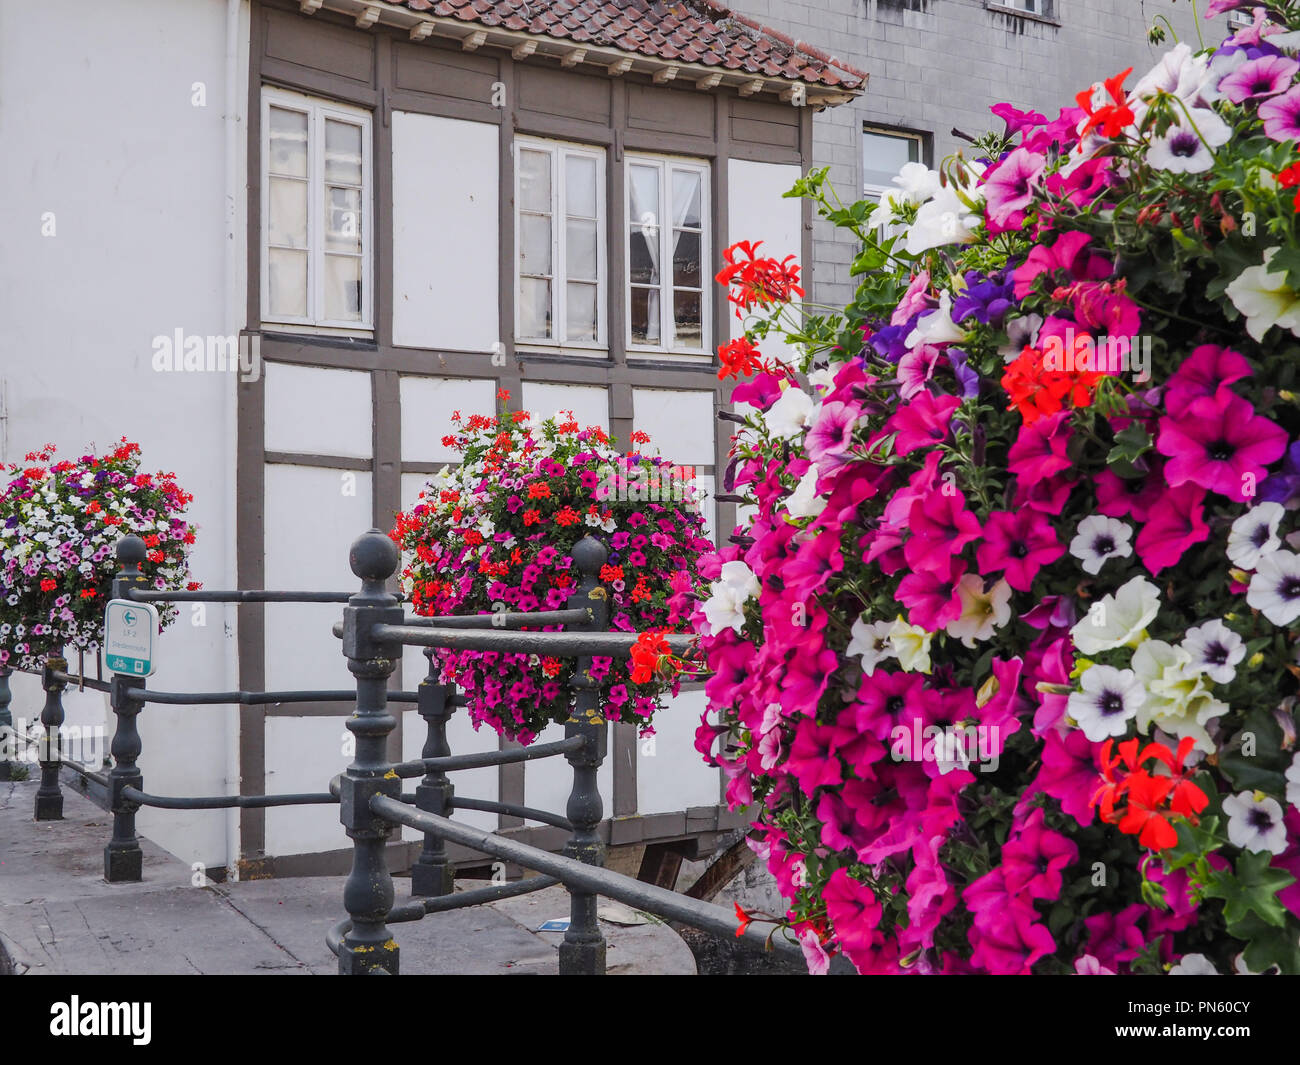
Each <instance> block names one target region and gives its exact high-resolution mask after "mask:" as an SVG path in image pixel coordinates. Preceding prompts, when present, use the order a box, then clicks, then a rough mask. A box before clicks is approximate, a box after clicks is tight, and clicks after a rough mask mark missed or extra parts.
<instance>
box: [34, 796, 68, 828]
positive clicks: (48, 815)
mask: <svg viewBox="0 0 1300 1065" xmlns="http://www.w3.org/2000/svg"><path fill="white" fill-rule="evenodd" d="M36 820H37V821H62V820H63V796H62V795H61V794H54V795H42V794H41V793H40V792H37V793H36Z"/></svg>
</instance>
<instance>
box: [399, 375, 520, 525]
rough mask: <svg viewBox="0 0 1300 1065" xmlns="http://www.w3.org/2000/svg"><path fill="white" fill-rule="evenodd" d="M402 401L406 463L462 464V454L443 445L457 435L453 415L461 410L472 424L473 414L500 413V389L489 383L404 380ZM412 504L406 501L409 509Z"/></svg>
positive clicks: (404, 378) (404, 457)
mask: <svg viewBox="0 0 1300 1065" xmlns="http://www.w3.org/2000/svg"><path fill="white" fill-rule="evenodd" d="M401 398H402V461H403V462H459V461H460V455H459V454H458V453H457V452H455V451H453V450H452V449H451V448H449V447H444V446H443V443H442V438H443V437H444V436H447V435H448V434H450V433H453V432H455V429H456V426H455V423H454V422H453V421H452V420H451V416H452V415H453V414H454V413H456V411H460V414H461V417H462V418H464V419H465V420H466V421H468V420H469V416H470V415H471V414H483V415H491V414H494V413H495V412H496V389H495V388H494V387H493V385H492V382H491V381H487V380H483V381H475V380H469V379H465V378H457V377H416V376H410V377H403V378H402V380H401ZM412 502H414V499H412V500H410V501H409V502H408V501H407V500H405V498H404V499H403V504H404V505H405V506H410V504H411V503H412Z"/></svg>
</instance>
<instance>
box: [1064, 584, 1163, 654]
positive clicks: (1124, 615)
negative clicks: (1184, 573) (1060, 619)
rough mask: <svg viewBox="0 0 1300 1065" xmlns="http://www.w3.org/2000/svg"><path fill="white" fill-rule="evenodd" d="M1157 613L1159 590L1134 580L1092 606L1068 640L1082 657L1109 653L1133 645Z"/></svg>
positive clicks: (1152, 585) (1158, 608) (1071, 631)
mask: <svg viewBox="0 0 1300 1065" xmlns="http://www.w3.org/2000/svg"><path fill="white" fill-rule="evenodd" d="M1159 611H1160V590H1159V589H1158V588H1157V587H1156V586H1155V585H1154V584H1152V583H1151V582H1150V581H1149V580H1147V579H1146V578H1145V577H1133V578H1132V579H1130V580H1128V581H1126V582H1125V583H1124V584H1122V585H1121V586H1120V588H1119V590H1118V591H1116V592H1115V593H1114V594H1113V595H1107V596H1104V597H1103V598H1101V599H1099V600H1097V602H1095V603H1093V604H1092V607H1091V608H1090V609H1089V610H1088V613H1087V614H1086V615H1084V617H1083V618H1081V619H1080V620H1079V622H1078V623H1077V624H1076V625H1075V626H1074V628H1072V629H1071V630H1070V638H1071V639H1072V640H1073V641H1074V646H1075V647H1077V648H1078V649H1079V651H1080V652H1081V653H1083V654H1085V655H1095V654H1098V653H1099V652H1101V651H1110V650H1112V649H1114V648H1116V647H1123V646H1124V645H1125V644H1131V643H1133V642H1134V641H1136V640H1137V639H1138V638H1139V637H1140V636H1141V635H1142V632H1143V630H1144V629H1145V628H1146V627H1147V626H1148V625H1149V624H1150V623H1151V622H1152V620H1153V619H1154V618H1155V616H1156V614H1157V613H1159Z"/></svg>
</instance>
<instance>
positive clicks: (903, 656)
mask: <svg viewBox="0 0 1300 1065" xmlns="http://www.w3.org/2000/svg"><path fill="white" fill-rule="evenodd" d="M889 642H890V644H892V645H893V648H894V654H895V655H897V656H898V664H899V665H900V666H902V667H903V669H904V671H905V672H908V673H912V672H916V673H929V672H930V633H928V632H927V631H926V630H925V629H923V628H921V627H920V626H919V625H909V624H908V623H907V622H906V621H904V620H903V619H902V618H899V619H898V620H897V621H895V622H894V624H893V625H891V626H890V629H889Z"/></svg>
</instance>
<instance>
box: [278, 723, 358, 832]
mask: <svg viewBox="0 0 1300 1065" xmlns="http://www.w3.org/2000/svg"><path fill="white" fill-rule="evenodd" d="M346 720H347V719H346V718H343V717H268V718H267V719H266V793H267V794H268V795H292V794H296V793H300V792H311V793H315V792H326V791H329V782H330V779H331V778H332V777H333V776H334V775H335V774H337V773H341V772H342V771H343V770H344V769H346V768H347V766H348V763H349V762H351V761H352V758H351V757H350V756H348V755H345V754H344V753H343V751H344V746H343V744H344V737H345V736H349V737H350V735H351V734H350V733H349V732H348V731H347V728H346V727H345V726H344V722H345V721H346ZM349 846H351V841H350V840H349V839H348V837H347V833H346V832H344V831H343V825H342V824H341V823H340V822H339V808H338V806H337V805H336V804H333V803H331V804H328V805H320V806H284V807H280V808H279V809H271V810H267V811H266V853H267V854H309V853H311V852H312V851H333V850H343V849H344V848H346V847H349Z"/></svg>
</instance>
